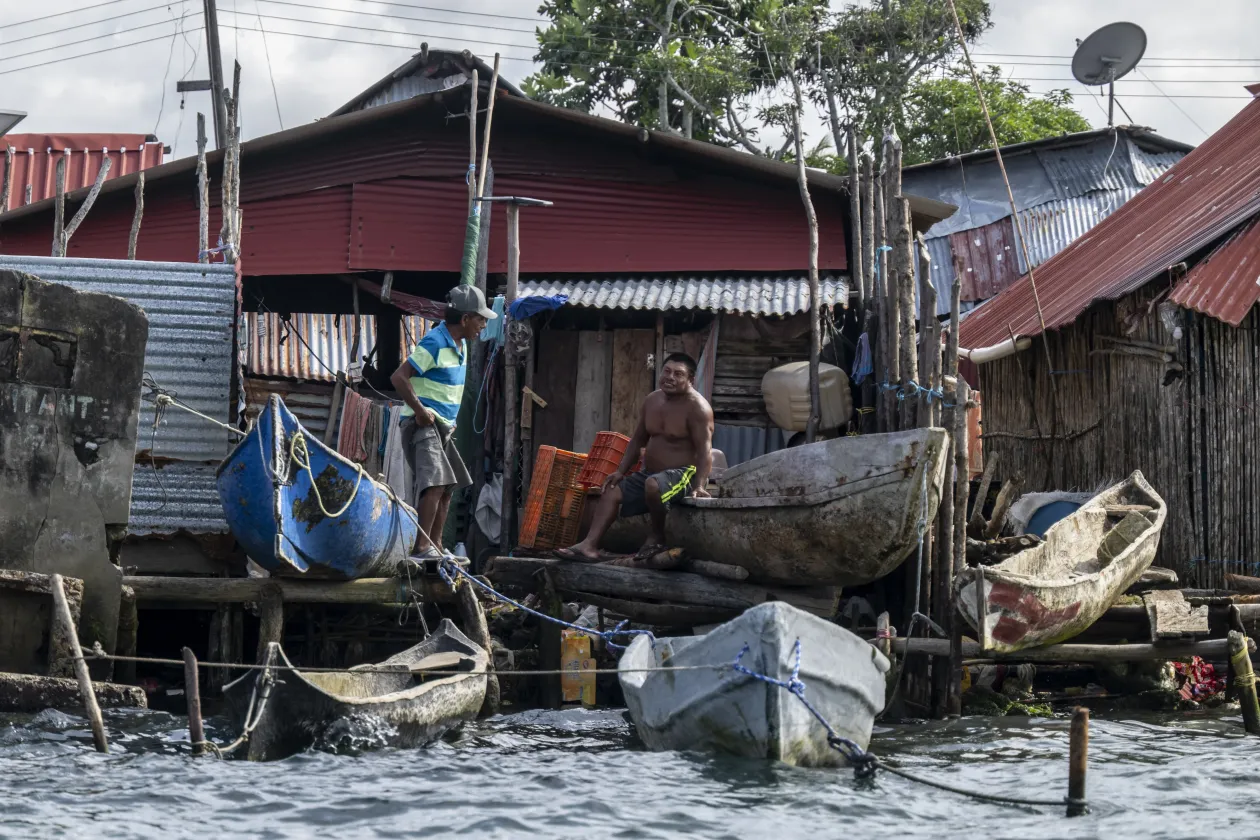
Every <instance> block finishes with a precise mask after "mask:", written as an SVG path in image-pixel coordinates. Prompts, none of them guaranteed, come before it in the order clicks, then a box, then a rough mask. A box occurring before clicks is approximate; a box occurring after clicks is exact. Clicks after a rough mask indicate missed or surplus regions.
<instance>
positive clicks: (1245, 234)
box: [1168, 217, 1260, 327]
mask: <svg viewBox="0 0 1260 840" xmlns="http://www.w3.org/2000/svg"><path fill="white" fill-rule="evenodd" d="M1168 299H1169V300H1171V301H1172V302H1173V303H1176V304H1179V305H1181V306H1184V307H1186V308H1187V309H1193V310H1195V311H1196V312H1202V313H1204V314H1205V315H1212V316H1214V317H1216V318H1219V319H1221V320H1222V321H1224V322H1225V323H1227V324H1231V325H1233V326H1235V327H1236V326H1238V325H1239V324H1241V323H1242V320H1243V318H1246V317H1247V313H1248V312H1250V311H1251V307H1252V306H1254V305H1255V303H1256V301H1257V300H1260V217H1258V218H1257V219H1255V220H1253V221H1252V222H1251V224H1250V226H1248V227H1246V228H1244V229H1243V230H1242V231H1240V232H1239V233H1237V234H1236V235H1235V236H1234V237H1233V238H1232V239H1230V240H1229V241H1228V242H1226V243H1225V244H1224V245H1223V246H1221V248H1220V249H1219V250H1217V251H1216V253H1214V254H1212V256H1210V257H1208V258H1207V259H1206V260H1204V261H1203V262H1201V263H1199V264H1198V265H1196V266H1195V267H1194V268H1193V269H1192V270H1191V271H1190V273H1189V274H1188V275H1186V277H1185V279H1183V280H1182V281H1181V282H1180V283H1178V284H1177V287H1176V288H1175V289H1173V291H1172V294H1171V295H1169V296H1168Z"/></svg>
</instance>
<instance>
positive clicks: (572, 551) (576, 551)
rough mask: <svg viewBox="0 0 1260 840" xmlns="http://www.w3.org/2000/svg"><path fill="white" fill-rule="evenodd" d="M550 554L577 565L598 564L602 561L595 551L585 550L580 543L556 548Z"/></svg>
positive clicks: (591, 549)
mask: <svg viewBox="0 0 1260 840" xmlns="http://www.w3.org/2000/svg"><path fill="white" fill-rule="evenodd" d="M551 553H552V554H553V555H554V556H555V557H558V558H559V559H561V560H574V561H576V562H578V563H599V562H601V561H602V560H603V559H604V558H603V557H602V556H601V555H600V553H599V551H598V550H597V549H594V548H587V547H586V546H584V545H582V544H581V543H578V544H577V545H574V546H570V547H569V548H557V549H556V550H555V551H553V552H551Z"/></svg>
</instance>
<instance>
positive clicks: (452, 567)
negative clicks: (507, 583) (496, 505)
mask: <svg viewBox="0 0 1260 840" xmlns="http://www.w3.org/2000/svg"><path fill="white" fill-rule="evenodd" d="M452 571H455V572H457V573H459V574H460V575H463V576H464V577H465V578H466V579H467V580H469V581H471V582H472V583H474V584H476V585H477V586H479V587H481V589H482V590H483V591H485V592H486V593H488V594H489V595H490V596H491V597H492V598H494V599H495V600H497V601H502V602H503V603H505V604H511V605H512V606H514V607H516V608H517V609H518V610H521V611H523V612H526V613H528V614H529V615H532V616H534V617H535V618H537V619H538V620H539V621H550V622H551V623H552V624H559V625H560V626H561V627H568V628H569V629H570V630H579V631H581V632H583V633H586V634H587V635H588V636H594V637H595V638H597V639H602V640H603V642H604V644H606V645H608V647H610V648H614V649H616V650H625V649H626V646H625V645H619V644H617V643H616V642H614V641H613V640H612V639H613V637H614V636H647V637H648V638H649V639H652V640H653V641H655V640H656V637H655V636H653V635H652V633H651V631H649V630H623V629H622V628H623V627H625V626H626V625H627V624H629V623H630V621H629V619H627V620H625V621H623V622H621V623H620V624H618V625H617V626H616V627H614V628H613V629H611V630H604V631H603V632H600V631H599V630H592V629H591V628H589V627H582V626H580V625H577V624H572V623H570V622H568V621H565V620H563V619H560V618H556V617H555V616H551V615H547V614H546V613H541V612H539V611H538V610H532V609H530V608H529V607H527V606H525V605H524V604H522V603H520V602H519V601H513V600H512V599H511V598H509V597H508V596H506V595H504V594H503V593H502V592H499V591H498V590H496V589H494V587H492V586H490V585H489V584H488V583H485V582H484V581H481V580H478V579H477V578H476V577H474V576H473V575H471V574H469V573H468V572H467V571H465V570H464V568H463V567H462V566H460V565H459V564H458V563H456V562H454V561H452V560H442V562H441V563H439V564H438V574H439V575H441V577H442V580H444V581H446V584H447V585H448V586H450V587H451V588H452V589H454V588H455V578H454V577H453V576H452V575H451V572H452Z"/></svg>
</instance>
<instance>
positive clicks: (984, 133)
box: [897, 67, 1090, 166]
mask: <svg viewBox="0 0 1260 840" xmlns="http://www.w3.org/2000/svg"><path fill="white" fill-rule="evenodd" d="M980 87H981V88H982V89H983V90H984V98H985V101H986V102H987V103H988V106H989V114H990V116H991V117H992V119H993V129H994V132H995V133H996V134H997V138H998V143H999V144H1000V145H1003V146H1005V145H1009V144H1011V143H1025V142H1028V141H1030V140H1041V139H1043V138H1046V137H1055V136H1058V135H1060V134H1068V133H1070V132H1074V131H1088V130H1089V127H1090V126H1089V123H1088V122H1086V121H1085V118H1084V117H1082V116H1081V115H1080V114H1078V113H1077V112H1076V111H1075V110H1073V108H1072V94H1071V93H1069V92H1068V91H1067V90H1054V91H1050V92H1049V93H1047V94H1045V95H1044V96H1042V97H1038V96H1034V95H1032V94H1030V93H1029V88H1028V85H1025V84H1023V83H1021V82H1017V81H1012V80H1009V79H1004V78H1003V77H1002V69H1001V68H1000V67H989V68H987V69H986V70H985V71H983V72H982V73H981V74H980ZM897 133H898V134H899V135H900V136H901V140H902V143H903V147H904V150H905V151H904V154H905V162H906V165H907V166H909V165H911V164H915V163H924V162H926V161H929V160H938V159H940V158H943V157H948V156H950V155H959V154H966V153H968V152H975V151H979V150H981V149H988V148H990V147H991V145H992V144H991V141H990V139H989V128H988V126H987V125H985V121H984V112H983V111H982V110H981V108H980V100H979V99H978V98H977V97H976V88H975V85H974V84H973V83H972V80H971V75H970V74H969V73H968V72H967V71H966V70H964V69H955V70H953V71H952V72H950V73H949V74H948V75H947V76H945V77H944V78H939V79H931V80H926V81H921V82H919V83H917V84H915V85H914V86H913V87H912V88H911V89H910V92H909V93H908V94H907V96H906V98H905V108H904V111H903V113H902V114H901V117H900V120H899V124H898V126H897Z"/></svg>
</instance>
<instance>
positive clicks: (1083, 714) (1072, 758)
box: [1067, 707, 1089, 817]
mask: <svg viewBox="0 0 1260 840" xmlns="http://www.w3.org/2000/svg"><path fill="white" fill-rule="evenodd" d="M1088 765H1089V709H1086V708H1084V707H1077V709H1076V711H1074V712H1073V713H1072V730H1071V740H1070V741H1069V742H1068V801H1067V815H1068V816H1069V817H1079V816H1082V815H1083V814H1086V813H1088V812H1089V809H1088V808H1087V807H1086V805H1085V774H1086V770H1087V768H1088Z"/></svg>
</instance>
